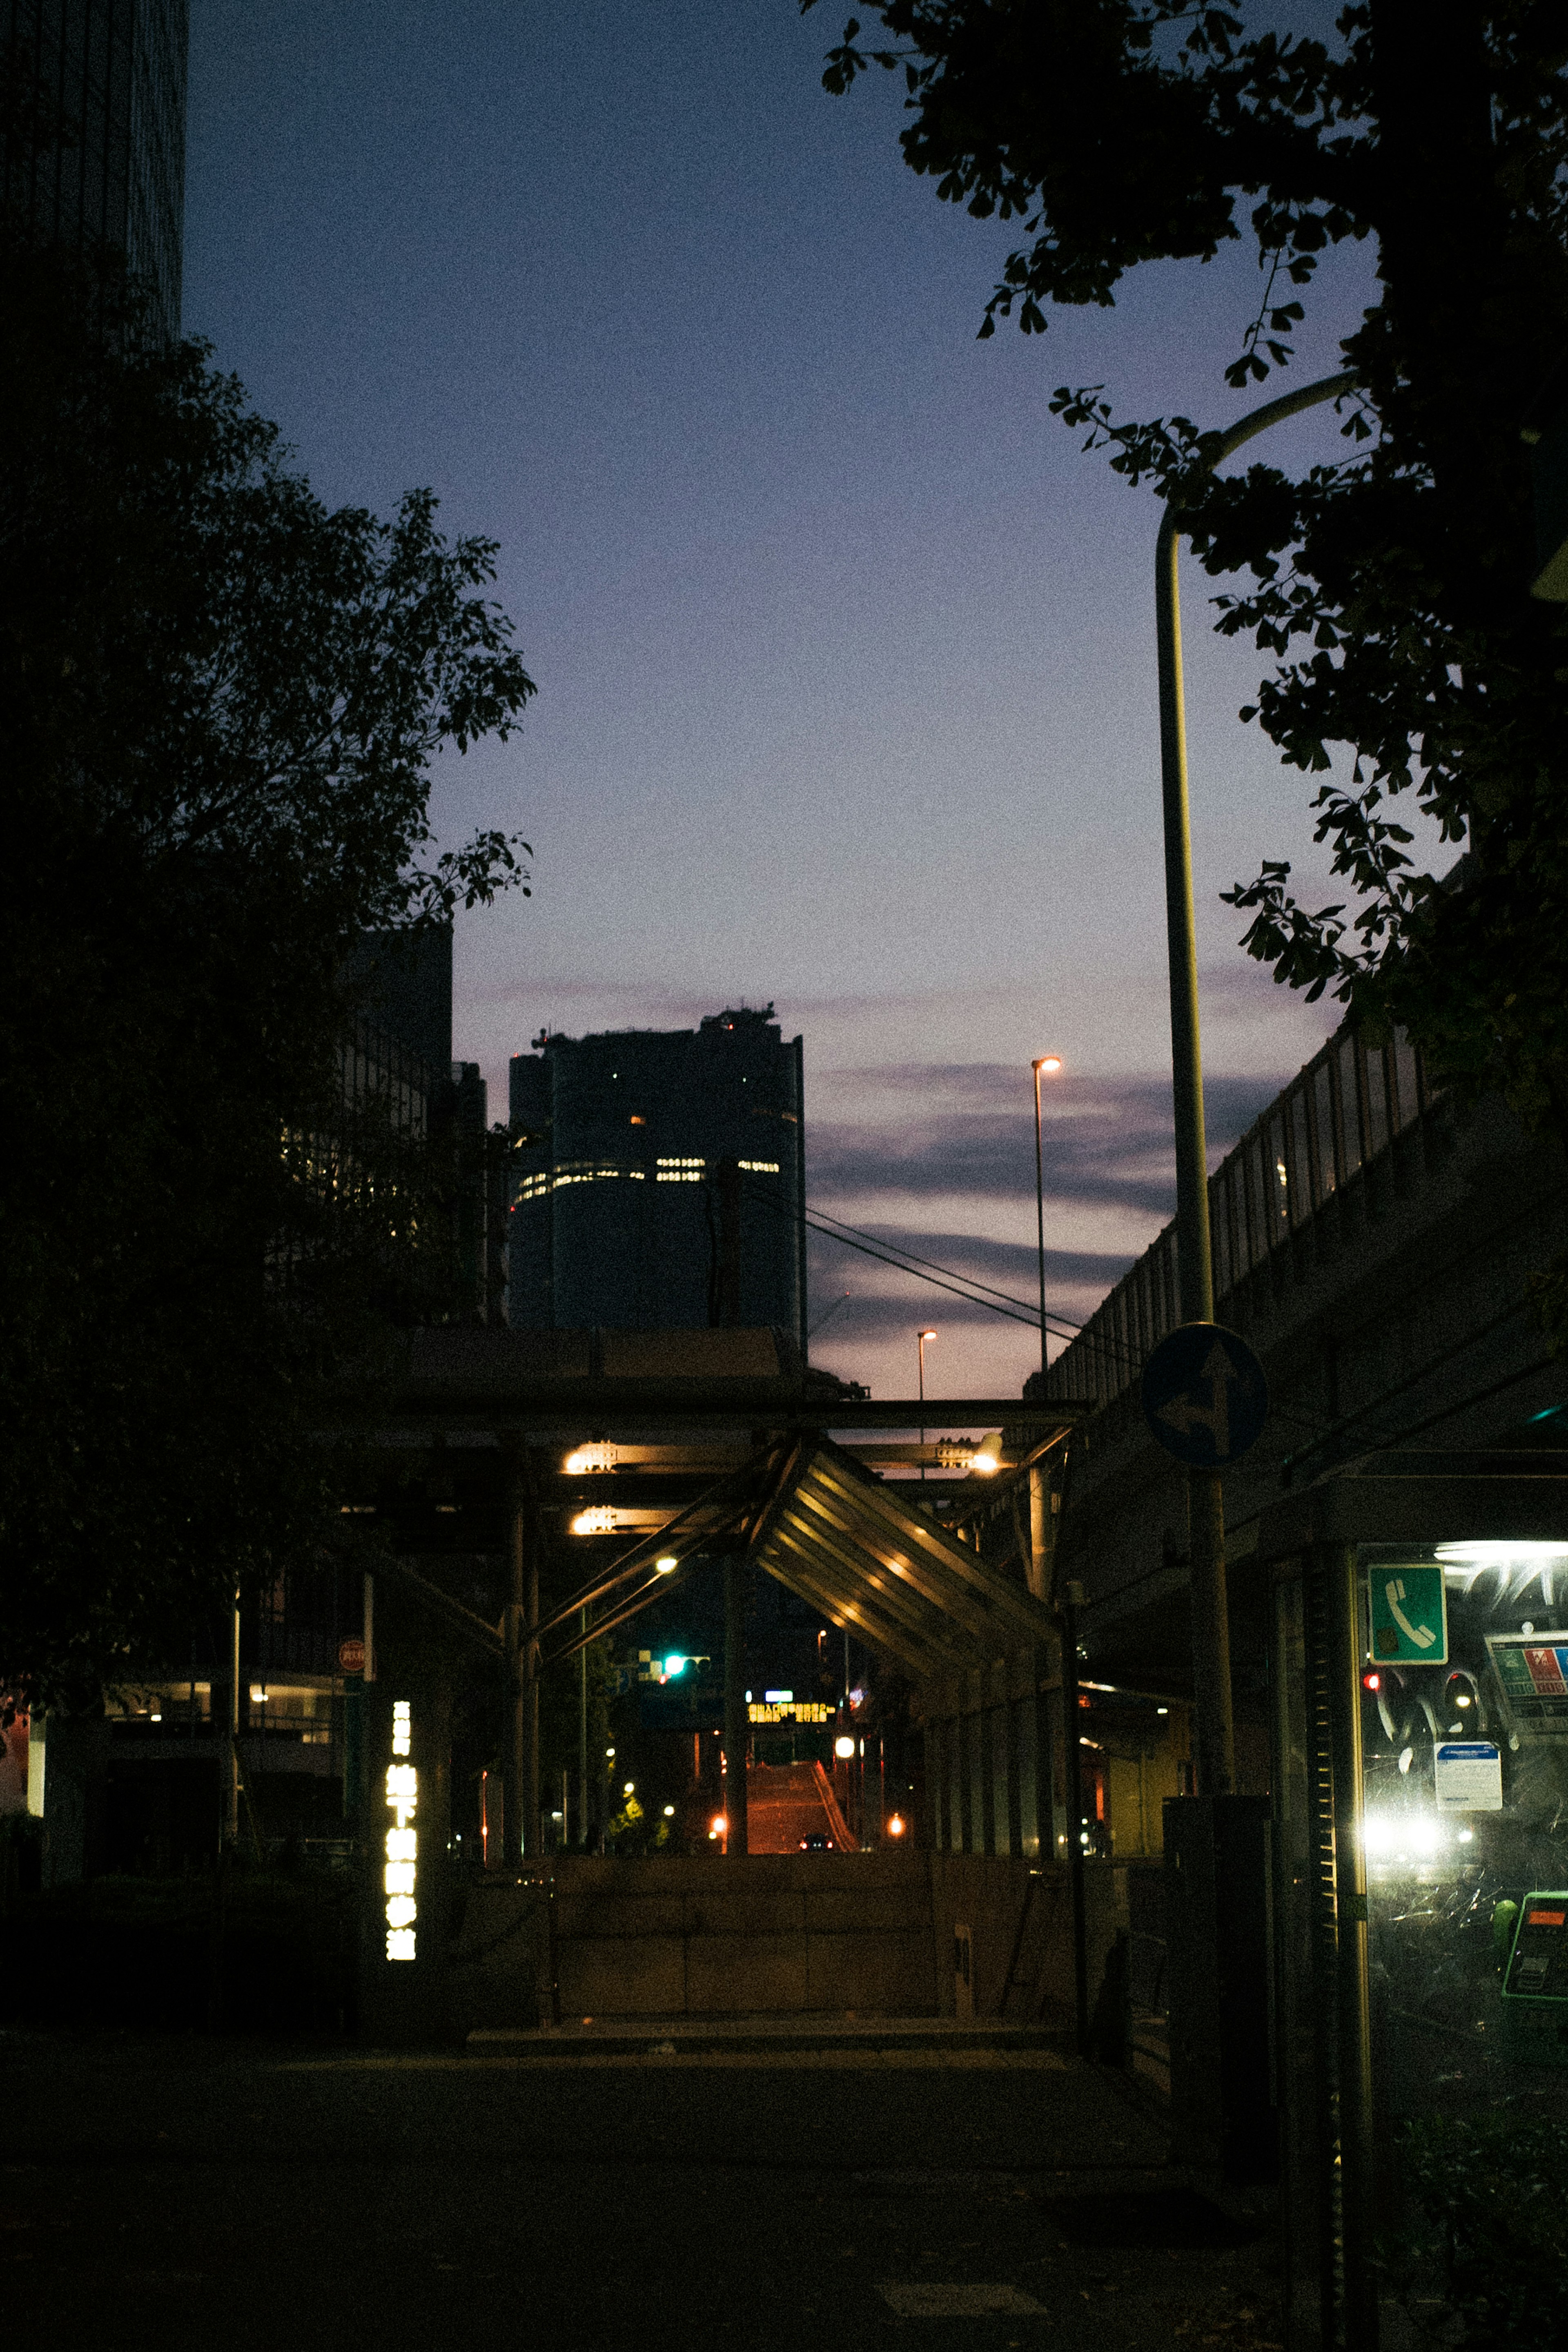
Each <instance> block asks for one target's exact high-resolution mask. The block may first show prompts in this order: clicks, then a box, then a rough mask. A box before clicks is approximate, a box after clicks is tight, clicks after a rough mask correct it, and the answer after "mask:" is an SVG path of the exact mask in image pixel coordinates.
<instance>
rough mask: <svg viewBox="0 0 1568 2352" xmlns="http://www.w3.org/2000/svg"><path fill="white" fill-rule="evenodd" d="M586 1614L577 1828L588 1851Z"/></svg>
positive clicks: (580, 1672) (579, 1706)
mask: <svg viewBox="0 0 1568 2352" xmlns="http://www.w3.org/2000/svg"><path fill="white" fill-rule="evenodd" d="M587 1642H588V1612H587V1611H586V1609H584V1612H583V1644H584V1646H583V1647H582V1649H580V1650H579V1651H578V1653H577V1827H578V1829H579V1830H580V1831H581V1832H582V1835H583V1851H584V1853H587V1851H588V1649H587Z"/></svg>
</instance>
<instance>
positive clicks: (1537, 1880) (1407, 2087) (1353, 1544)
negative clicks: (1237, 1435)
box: [1255, 1448, 1568, 2352]
mask: <svg viewBox="0 0 1568 2352" xmlns="http://www.w3.org/2000/svg"><path fill="white" fill-rule="evenodd" d="M1255 1557H1256V1571H1255V1572H1258V1573H1260V1574H1262V1575H1263V1576H1265V1577H1266V1578H1267V1579H1268V1581H1269V1585H1270V1588H1271V1601H1272V1628H1271V1659H1270V1664H1271V1689H1272V1714H1273V1737H1274V1759H1273V1761H1274V1770H1273V1790H1274V1795H1273V1831H1272V1874H1273V1908H1274V1951H1275V1970H1274V2045H1275V2062H1276V2068H1277V2082H1278V2089H1279V2109H1280V2137H1281V2164H1282V2183H1281V2205H1282V2210H1283V2216H1284V2222H1285V2231H1286V2301H1287V2343H1288V2345H1289V2352H1339V2347H1344V2352H1376V2347H1378V2346H1379V2344H1380V2334H1381V2336H1382V2337H1383V2338H1384V2339H1385V2340H1386V2344H1387V2346H1388V2347H1392V2346H1393V2345H1394V2343H1395V2342H1405V2341H1418V2340H1426V2329H1425V2328H1424V2326H1423V2320H1424V2319H1425V2320H1426V2322H1427V2323H1429V2324H1430V2325H1431V2326H1441V2325H1442V2324H1443V2322H1444V2319H1445V2316H1446V2309H1445V2307H1446V2305H1447V2303H1448V2301H1449V2299H1450V2298H1451V2297H1452V2296H1453V2294H1454V2283H1453V2275H1452V2266H1453V2261H1454V2258H1455V2251H1456V2249H1458V2250H1459V2252H1460V2254H1461V2256H1462V2254H1463V2252H1464V2249H1465V2248H1466V2247H1467V2246H1468V2245H1470V2244H1471V2240H1470V2239H1469V2238H1468V2237H1467V2231H1468V2228H1469V2226H1470V2225H1469V2221H1468V2219H1467V2215H1468V2212H1469V2210H1470V2206H1468V2205H1467V2203H1466V2200H1470V2205H1472V2206H1473V2207H1474V2208H1475V2210H1476V2211H1478V2212H1481V2211H1482V2210H1483V2209H1485V2210H1486V2212H1488V2213H1489V2215H1490V2217H1491V2219H1490V2220H1489V2221H1488V2223H1487V2227H1488V2228H1489V2230H1490V2232H1491V2234H1490V2237H1489V2240H1488V2244H1489V2248H1490V2252H1489V2255H1488V2256H1487V2259H1488V2260H1491V2259H1492V2258H1493V2257H1495V2258H1496V2261H1497V2262H1499V2263H1503V2264H1504V2265H1505V2266H1506V2263H1507V2262H1508V2261H1509V2260H1510V2255H1509V2252H1508V2247H1509V2244H1510V2242H1511V2241H1510V2237H1509V2221H1508V2215H1509V2212H1510V2204H1511V2210H1517V2211H1518V2212H1519V2213H1521V2215H1524V2216H1525V2221H1521V2228H1524V2230H1525V2239H1528V2228H1527V2227H1526V2226H1525V2222H1527V2221H1528V2214H1527V2211H1526V2209H1527V2208H1528V2206H1529V2201H1530V2198H1531V2195H1532V2194H1534V2193H1536V2192H1535V2190H1534V2189H1532V2188H1531V2182H1530V2179H1529V2175H1530V2170H1531V2167H1530V2163H1529V2159H1528V2150H1529V2148H1530V2147H1531V2145H1532V2141H1531V2134H1532V2132H1536V2133H1539V2132H1540V2131H1541V2130H1542V2129H1543V2128H1545V2127H1548V2126H1551V2125H1552V2123H1553V2121H1554V2120H1556V2119H1560V2118H1561V2116H1562V2115H1563V2109H1564V2104H1565V2102H1568V1454H1562V1453H1558V1452H1552V1451H1548V1450H1545V1449H1544V1448H1543V1449H1542V1450H1540V1451H1533V1450H1524V1451H1518V1452H1509V1453H1502V1452H1494V1453H1472V1454H1427V1453H1388V1454H1375V1455H1371V1456H1368V1457H1366V1458H1364V1459H1363V1460H1362V1461H1360V1462H1357V1463H1354V1464H1351V1465H1347V1466H1346V1467H1345V1468H1343V1469H1342V1470H1340V1471H1337V1472H1334V1473H1332V1474H1331V1475H1328V1476H1326V1477H1324V1478H1323V1479H1321V1480H1320V1481H1319V1482H1318V1484H1317V1485H1315V1486H1311V1487H1309V1488H1307V1489H1305V1490H1303V1491H1302V1492H1301V1493H1300V1494H1299V1495H1293V1496H1286V1497H1284V1498H1283V1499H1282V1500H1281V1501H1280V1502H1279V1503H1278V1504H1276V1505H1274V1506H1273V1507H1271V1508H1270V1509H1269V1510H1268V1512H1267V1513H1266V1514H1265V1515H1264V1517H1263V1520H1262V1522H1261V1526H1260V1529H1259V1542H1258V1552H1257V1554H1256V1556H1255ZM1459 2126H1462V2128H1458V2127H1459ZM1515 2169H1517V2170H1518V2171H1519V2173H1520V2176H1521V2184H1520V2187H1519V2189H1518V2191H1517V2195H1516V2194H1515V2192H1514V2190H1513V2189H1511V2187H1510V2183H1511V2181H1512V2177H1513V2172H1514V2170H1515ZM1439 2173H1440V2174H1441V2176H1442V2179H1443V2181H1444V2187H1443V2189H1442V2190H1441V2195H1440V2198H1437V2197H1435V2196H1434V2193H1433V2189H1432V2183H1433V2180H1434V2179H1435V2178H1436V2177H1437V2175H1438V2174H1439ZM1444 2200H1447V2210H1446V2211H1445V2212H1444V2213H1437V2212H1436V2210H1435V2208H1436V2205H1437V2204H1438V2203H1439V2202H1442V2201H1444ZM1488 2200H1490V2201H1488ZM1499 2217H1501V2218H1500V2220H1499ZM1525 2239H1521V2241H1520V2243H1521V2245H1523V2249H1524V2251H1523V2255H1522V2256H1521V2263H1522V2265H1523V2270H1524V2271H1529V2267H1530V2265H1529V2260H1528V2259H1527V2258H1528V2257H1529V2256H1530V2254H1531V2247H1530V2245H1529V2244H1528V2243H1526V2242H1525ZM1521 2275H1522V2273H1521ZM1530 2275H1531V2276H1533V2275H1534V2273H1533V2272H1531V2273H1530ZM1502 2287H1503V2290H1504V2291H1506V2290H1507V2287H1508V2282H1507V2280H1506V2279H1505V2280H1503V2282H1502ZM1519 2291H1520V2292H1521V2294H1523V2293H1524V2292H1525V2288H1524V2287H1523V2286H1521V2287H1520V2289H1519ZM1560 2291H1561V2283H1560V2282H1559V2286H1558V2295H1559V2297H1560ZM1549 2299H1550V2297H1549ZM1412 2326H1414V2329H1415V2333H1414V2335H1412V2334H1411V2333H1410V2330H1411V2328H1412ZM1548 2332H1549V2333H1550V2329H1548Z"/></svg>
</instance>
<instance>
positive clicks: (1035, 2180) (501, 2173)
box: [0, 2019, 1279, 2352]
mask: <svg viewBox="0 0 1568 2352" xmlns="http://www.w3.org/2000/svg"><path fill="white" fill-rule="evenodd" d="M814 2024H815V2027H816V2030H815V2031H813V2032H810V2033H809V2034H807V2033H805V2032H803V2028H802V2021H789V2020H784V2021H773V2020H770V2021H757V2020H735V2021H692V2020H682V2021H676V2020H662V2021H661V2020H652V2021H648V2026H647V2036H646V2038H645V2036H644V2034H643V2032H642V2029H641V2028H640V2027H639V2028H638V2029H637V2032H635V2033H629V2032H627V2030H626V2025H625V2021H616V2022H615V2024H614V2026H613V2027H612V2028H610V2029H607V2030H606V2029H601V2030H600V2031H598V2032H595V2030H594V2029H593V2027H592V2026H584V2025H582V2024H581V2023H579V2025H578V2026H577V2028H576V2029H575V2030H574V2031H571V2032H568V2031H565V2030H560V2031H558V2032H555V2033H553V2034H545V2035H538V2036H524V2037H521V2038H520V2039H518V2040H513V2041H502V2040H500V2039H497V2038H494V2037H491V2038H489V2039H486V2040H485V2041H483V2042H478V2041H477V2042H475V2043H474V2044H471V2045H470V2046H469V2047H468V2048H467V2049H465V2050H461V2051H456V2050H454V2051H435V2052H425V2053H395V2052H376V2051H361V2050H350V2049H342V2048H337V2049H329V2048H301V2047H298V2046H296V2047H291V2048H285V2047H281V2046H276V2045H265V2044H261V2043H254V2042H253V2043H240V2042H218V2041H211V2040H206V2039H204V2038H201V2037H198V2036H195V2035H192V2036H189V2037H185V2038H183V2039H181V2038H174V2037H169V2038H166V2039H163V2040H156V2041H154V2040H135V2039H128V2038H121V2037H88V2036H83V2037H79V2038H72V2037H68V2036H60V2035H54V2036H44V2035H23V2034H17V2033H12V2034H7V2035H5V2036H0V2067H3V2068H4V2071H5V2077H6V2081H7V2087H8V2090H9V2092H10V2097H9V2100H8V2111H9V2113H10V2116H12V2118H13V2127H12V2131H11V2134H10V2136H9V2143H8V2146H7V2149H6V2152H5V2160H4V2162H3V2164H0V2225H3V2226H0V2265H3V2266H4V2270H5V2310H6V2314H7V2317H8V2320H9V2322H10V2326H11V2330H12V2332H13V2333H14V2334H15V2335H16V2339H17V2340H18V2341H19V2342H25V2343H26V2344H27V2345H28V2347H29V2352H132V2347H142V2346H143V2345H145V2346H147V2347H154V2346H156V2347H159V2352H198V2347H199V2352H211V2347H213V2346H214V2345H221V2346H222V2347H224V2352H252V2347H254V2352H307V2347H309V2352H335V2348H336V2347H343V2352H350V2347H353V2352H366V2347H382V2346H385V2347H396V2352H405V2347H420V2352H423V2347H426V2346H429V2347H443V2352H444V2347H448V2346H450V2347H461V2352H501V2347H505V2352H534V2347H539V2352H545V2348H546V2347H548V2352H574V2348H575V2347H577V2346H579V2345H581V2346H583V2347H589V2346H592V2347H595V2352H623V2347H624V2352H634V2347H635V2352H650V2347H655V2352H657V2347H663V2346H664V2345H666V2344H668V2345H670V2346H671V2347H679V2352H738V2347H773V2346H775V2345H776V2346H779V2347H788V2352H797V2347H798V2352H807V2347H809V2352H873V2347H876V2352H882V2348H883V2347H889V2346H892V2347H906V2346H908V2347H915V2352H960V2347H963V2352H991V2347H995V2352H1005V2347H1020V2352H1022V2347H1036V2346H1039V2347H1050V2352H1135V2347H1145V2348H1146V2352H1155V2348H1156V2347H1170V2346H1172V2345H1177V2346H1181V2347H1187V2346H1192V2347H1199V2346H1215V2347H1229V2352H1265V2347H1269V2346H1272V2345H1278V2344H1279V2328H1278V2326H1277V2323H1276V2320H1275V2318H1274V2317H1273V2316H1272V2313H1273V2310H1274V2303H1275V2289H1274V2284H1273V2276H1274V2255H1273V2247H1272V2241H1271V2236H1270V2231H1269V2223H1268V2216H1267V2214H1266V2213H1263V2212H1248V2211H1245V2210H1239V2209H1237V2208H1236V2207H1234V2206H1232V2207H1229V2208H1226V2207H1223V2206H1221V2205H1220V2204H1218V2203H1217V2202H1215V2201H1214V2200H1210V2199H1208V2198H1206V2197H1205V2195H1204V2194H1203V2193H1202V2190H1201V2186H1200V2184H1197V2183H1194V2182H1193V2181H1191V2180H1189V2179H1186V2178H1185V2177H1184V2175H1183V2173H1182V2172H1181V2171H1180V2169H1179V2168H1177V2167H1174V2166H1173V2165H1172V2163H1171V2162H1170V2160H1169V2159H1170V2150H1169V2147H1168V2142H1167V2135H1166V2133H1165V2130H1164V2127H1163V2122H1162V2120H1161V2117H1160V2116H1159V2113H1158V2111H1157V2109H1156V2108H1155V2107H1154V2105H1153V2104H1152V2101H1151V2100H1150V2099H1149V2097H1148V2095H1147V2094H1146V2093H1143V2092H1141V2091H1140V2090H1139V2089H1138V2088H1137V2087H1136V2086H1135V2085H1130V2084H1128V2082H1127V2081H1126V2079H1125V2078H1123V2077H1121V2076H1120V2075H1113V2074H1110V2073H1109V2072H1107V2071H1106V2070H1101V2069H1097V2068H1094V2067H1091V2066H1088V2065H1086V2064H1085V2063H1083V2062H1082V2061H1080V2060H1079V2058H1077V2057H1076V2056H1075V2055H1073V2054H1072V2053H1070V2052H1068V2051H1064V2050H1062V2049H1060V2048H1059V2047H1057V2046H1053V2044H1052V2043H1051V2042H1048V2041H1047V2042H1039V2041H1031V2040H1030V2039H1028V2038H1027V2032H1026V2031H1025V2032H1023V2033H1020V2031H1019V2030H1018V2029H1016V2028H1012V2029H1008V2030H1006V2031H1001V2032H999V2031H995V2030H994V2029H989V2028H987V2027H986V2026H985V2025H984V2022H982V2023H981V2024H980V2025H977V2026H974V2027H962V2028H961V2027H943V2026H942V2025H941V2021H929V2020H921V2021H909V2022H908V2023H906V2024H900V2021H886V2020H872V2019H837V2020H823V2021H814ZM933 2027H935V2028H937V2029H938V2030H934V2031H933ZM627 2042H636V2043H637V2045H638V2046H637V2047H636V2048H628V2047H623V2046H618V2045H620V2044H624V2043H627Z"/></svg>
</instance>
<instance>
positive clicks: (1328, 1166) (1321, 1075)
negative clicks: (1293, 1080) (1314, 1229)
mask: <svg viewBox="0 0 1568 2352" xmlns="http://www.w3.org/2000/svg"><path fill="white" fill-rule="evenodd" d="M1333 1085H1334V1065H1333V1061H1332V1058H1330V1059H1329V1060H1327V1061H1324V1062H1320V1063H1319V1064H1318V1066H1317V1069H1316V1070H1315V1071H1314V1073H1313V1076H1312V1113H1313V1117H1314V1118H1315V1119H1316V1120H1317V1125H1318V1185H1317V1192H1318V1198H1319V1200H1320V1201H1326V1200H1327V1199H1328V1197H1329V1194H1330V1193H1331V1192H1332V1191H1333V1190H1334V1187H1335V1182H1336V1179H1335V1175H1334V1124H1333V1118H1334V1115H1333Z"/></svg>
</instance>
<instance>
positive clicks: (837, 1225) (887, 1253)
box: [749, 1178, 1332, 1432]
mask: <svg viewBox="0 0 1568 2352" xmlns="http://www.w3.org/2000/svg"><path fill="white" fill-rule="evenodd" d="M749 1190H750V1192H751V1196H752V1199H753V1200H756V1201H758V1202H762V1203H763V1204H764V1205H765V1206H766V1207H767V1208H769V1209H772V1210H773V1212H774V1213H776V1214H777V1215H779V1216H784V1217H789V1218H790V1220H791V1222H792V1223H793V1222H794V1212H793V1211H791V1210H790V1209H788V1208H786V1207H785V1205H784V1202H782V1201H777V1200H775V1199H774V1198H773V1195H772V1194H771V1193H769V1192H764V1191H763V1188H762V1186H761V1184H760V1183H759V1182H758V1181H756V1179H755V1178H752V1180H751V1183H750V1186H749ZM803 1216H804V1220H805V1223H806V1224H807V1225H808V1226H809V1227H810V1229H811V1231H812V1232H813V1233H817V1234H821V1235H822V1236H823V1238H824V1240H825V1241H830V1242H838V1243H841V1244H842V1245H843V1246H844V1248H846V1249H852V1250H858V1251H859V1252H860V1254H861V1255H862V1256H864V1257H870V1258H875V1259H876V1260H877V1261H878V1263H879V1265H890V1266H891V1267H892V1268H893V1270H894V1272H895V1273H897V1274H908V1275H912V1276H914V1278H915V1280H916V1281H917V1282H925V1283H930V1284H931V1287H932V1288H933V1289H936V1290H945V1291H948V1292H949V1293H951V1295H952V1297H954V1298H962V1299H963V1302H964V1304H965V1305H966V1306H969V1307H984V1308H985V1310H986V1311H987V1313H989V1314H992V1315H1001V1316H1005V1318H1006V1319H1007V1320H1008V1321H1009V1322H1013V1323H1026V1324H1027V1325H1028V1327H1029V1328H1030V1330H1031V1331H1037V1330H1038V1329H1039V1328H1040V1311H1039V1308H1038V1307H1032V1306H1030V1305H1029V1303H1028V1302H1027V1300H1026V1299H1022V1298H1015V1297H1013V1295H1012V1293H1011V1292H1010V1291H1005V1290H994V1289H993V1288H992V1286H991V1285H990V1284H989V1283H986V1282H976V1281H975V1280H974V1279H973V1276H970V1275H967V1274H959V1273H958V1272H957V1271H956V1269H955V1268H954V1267H952V1266H948V1265H937V1263H936V1261H935V1259H933V1258H923V1257H918V1256H917V1255H915V1253H914V1251H913V1250H906V1249H904V1248H903V1247H902V1245H901V1244H900V1243H897V1242H883V1241H882V1240H881V1238H880V1236H879V1235H872V1234H867V1233H866V1232H865V1231H864V1230H863V1228H862V1227H860V1226H858V1225H851V1224H847V1223H846V1222H845V1220H844V1219H843V1218H842V1217H829V1216H828V1214H827V1212H826V1210H823V1209H806V1210H805V1211H804V1212H803ZM961 1286H963V1287H961ZM841 1303H842V1302H841ZM823 1319H824V1321H826V1317H824V1318H823ZM1046 1328H1047V1331H1052V1332H1054V1333H1055V1335H1056V1337H1057V1338H1058V1339H1068V1340H1069V1341H1071V1340H1073V1339H1082V1340H1083V1342H1084V1345H1085V1346H1086V1347H1088V1348H1089V1349H1092V1350H1094V1351H1095V1352H1096V1353H1098V1354H1099V1356H1100V1358H1101V1360H1103V1361H1105V1362H1107V1363H1108V1364H1109V1363H1116V1364H1120V1365H1121V1366H1122V1367H1123V1368H1125V1369H1126V1370H1130V1371H1131V1374H1132V1377H1133V1378H1134V1379H1136V1378H1137V1376H1138V1374H1139V1372H1140V1371H1141V1370H1142V1361H1141V1360H1140V1358H1139V1356H1138V1354H1137V1351H1136V1349H1131V1348H1127V1347H1124V1346H1122V1345H1121V1342H1120V1341H1118V1340H1116V1339H1112V1338H1111V1337H1110V1334H1109V1333H1102V1332H1099V1331H1090V1329H1089V1325H1088V1324H1085V1323H1075V1322H1073V1321H1072V1320H1071V1318H1069V1317H1068V1316H1066V1315H1050V1314H1047V1317H1046ZM1270 1410H1271V1411H1272V1412H1273V1413H1274V1415H1275V1417H1276V1418H1277V1419H1278V1420H1279V1421H1289V1422H1294V1423H1295V1424H1296V1426H1297V1427H1298V1428H1299V1429H1310V1430H1316V1431H1319V1432H1321V1431H1324V1430H1327V1429H1329V1428H1330V1427H1331V1426H1332V1424H1331V1423H1330V1422H1328V1421H1327V1420H1326V1419H1325V1417H1324V1416H1323V1415H1322V1414H1321V1413H1306V1412H1300V1410H1295V1411H1293V1410H1291V1409H1290V1408H1289V1406H1286V1405H1279V1404H1276V1405H1273V1406H1271V1408H1270Z"/></svg>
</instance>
